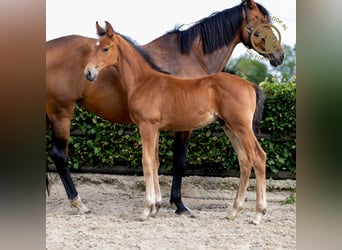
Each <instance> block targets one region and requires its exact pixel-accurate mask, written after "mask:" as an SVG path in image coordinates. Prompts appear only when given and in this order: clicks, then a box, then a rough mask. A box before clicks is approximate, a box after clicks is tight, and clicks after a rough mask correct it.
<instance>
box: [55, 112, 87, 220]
mask: <svg viewBox="0 0 342 250" xmlns="http://www.w3.org/2000/svg"><path fill="white" fill-rule="evenodd" d="M70 119H71V117H70V118H69V117H64V118H63V119H55V120H51V122H52V142H51V143H52V149H51V158H52V159H53V161H54V163H55V165H56V168H57V171H58V173H59V176H60V178H61V180H62V183H63V185H64V188H65V191H66V193H67V196H68V198H69V200H70V207H72V208H76V209H77V213H80V214H81V213H88V212H90V210H89V209H88V208H87V207H86V206H85V205H84V204H83V203H82V201H81V198H80V196H79V195H78V193H77V190H76V187H75V185H74V182H73V181H72V179H71V176H70V172H69V168H68V141H69V136H70Z"/></svg>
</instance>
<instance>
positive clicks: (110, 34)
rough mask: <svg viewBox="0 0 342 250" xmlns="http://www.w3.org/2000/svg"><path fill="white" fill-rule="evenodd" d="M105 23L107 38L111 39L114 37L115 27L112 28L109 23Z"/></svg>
mask: <svg viewBox="0 0 342 250" xmlns="http://www.w3.org/2000/svg"><path fill="white" fill-rule="evenodd" d="M105 23H106V33H107V36H108V37H109V38H112V37H113V35H114V30H113V27H112V25H111V24H110V23H109V22H107V21H105Z"/></svg>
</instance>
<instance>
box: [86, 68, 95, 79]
mask: <svg viewBox="0 0 342 250" xmlns="http://www.w3.org/2000/svg"><path fill="white" fill-rule="evenodd" d="M86 78H87V80H89V81H94V80H95V74H94V75H93V74H92V71H91V70H90V69H88V70H87V72H86Z"/></svg>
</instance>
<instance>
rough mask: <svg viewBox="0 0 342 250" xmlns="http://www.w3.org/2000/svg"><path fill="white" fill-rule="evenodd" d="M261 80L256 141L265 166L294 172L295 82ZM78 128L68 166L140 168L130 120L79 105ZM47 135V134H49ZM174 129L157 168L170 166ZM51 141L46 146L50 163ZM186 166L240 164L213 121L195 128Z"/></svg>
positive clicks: (163, 142) (164, 140)
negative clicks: (261, 106) (108, 118)
mask: <svg viewBox="0 0 342 250" xmlns="http://www.w3.org/2000/svg"><path fill="white" fill-rule="evenodd" d="M260 86H261V87H262V88H263V89H264V91H265V94H266V101H265V108H264V116H263V117H264V118H263V121H262V122H261V126H260V132H261V134H267V135H266V138H260V139H259V141H260V142H261V144H262V147H263V148H264V150H265V151H266V153H267V167H268V168H269V169H270V170H271V171H272V172H274V173H276V172H277V171H279V170H286V171H290V172H291V173H295V172H296V161H295V160H296V159H295V158H296V156H295V152H296V141H295V135H296V105H295V100H296V84H295V83H294V82H292V83H269V82H263V83H261V84H260ZM75 130H77V131H80V132H81V133H83V134H84V136H71V137H70V143H69V163H70V167H71V168H74V169H79V168H81V167H82V166H87V167H89V166H91V167H98V168H101V167H104V166H111V167H115V165H127V166H129V167H132V168H141V140H140V137H139V133H138V129H137V127H136V126H134V125H120V124H113V123H111V122H108V121H106V120H103V119H102V118H100V117H97V116H95V115H93V114H91V113H89V112H87V111H85V110H84V109H83V108H81V107H79V106H77V107H76V110H75V114H74V117H73V120H72V124H71V131H75ZM47 139H48V140H49V139H50V135H47ZM172 149H173V139H172V132H167V131H162V132H161V134H160V143H159V152H160V153H159V154H160V168H161V169H167V170H170V169H171V168H172ZM49 150H50V143H48V147H47V159H48V163H51V162H52V161H51V159H50V158H49ZM187 165H188V166H192V167H194V166H215V167H216V168H223V169H238V162H237V157H236V154H235V152H234V151H233V149H232V146H231V144H230V142H229V140H228V139H227V137H226V136H225V134H224V133H223V131H222V129H221V128H220V127H219V124H218V123H214V124H212V125H210V126H207V127H205V128H202V129H198V130H195V131H193V134H192V137H191V141H190V144H189V153H188V158H187Z"/></svg>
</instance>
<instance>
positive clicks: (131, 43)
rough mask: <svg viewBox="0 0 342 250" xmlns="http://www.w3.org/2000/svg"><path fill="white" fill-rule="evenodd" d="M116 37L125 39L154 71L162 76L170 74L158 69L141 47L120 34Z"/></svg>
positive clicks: (102, 34)
mask: <svg viewBox="0 0 342 250" xmlns="http://www.w3.org/2000/svg"><path fill="white" fill-rule="evenodd" d="M105 34H106V33H105V32H104V33H100V34H98V35H99V36H100V37H101V36H104V35H105ZM116 34H117V35H119V36H121V37H122V38H123V39H125V41H126V42H128V43H129V44H130V45H131V46H132V47H133V48H134V49H135V50H136V51H137V52H138V53H139V54H140V55H141V56H142V57H143V58H144V59H145V61H146V62H147V63H148V64H149V65H150V66H151V67H152V68H153V69H154V70H156V71H158V72H161V73H164V74H170V72H167V71H165V70H163V69H162V68H160V67H159V66H158V65H157V64H156V63H155V62H154V60H153V58H152V57H151V55H150V54H149V53H148V52H147V51H145V50H144V49H143V47H141V46H139V45H138V44H137V43H136V42H135V41H134V40H133V39H131V38H130V37H128V36H125V35H122V34H120V33H116Z"/></svg>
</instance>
